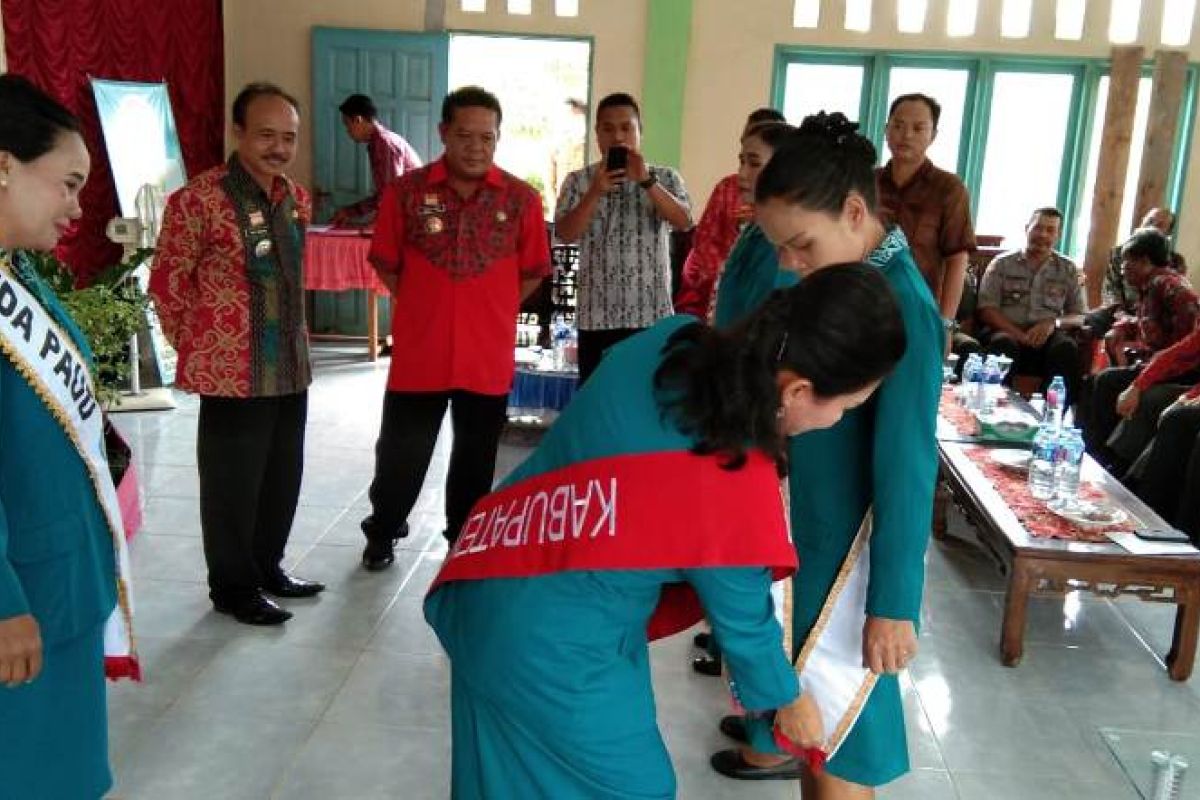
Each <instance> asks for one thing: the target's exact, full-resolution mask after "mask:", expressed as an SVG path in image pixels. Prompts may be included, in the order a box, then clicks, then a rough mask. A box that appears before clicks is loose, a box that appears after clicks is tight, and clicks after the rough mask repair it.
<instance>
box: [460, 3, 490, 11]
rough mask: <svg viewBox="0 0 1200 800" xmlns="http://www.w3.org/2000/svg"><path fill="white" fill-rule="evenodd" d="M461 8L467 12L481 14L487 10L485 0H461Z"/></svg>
mask: <svg viewBox="0 0 1200 800" xmlns="http://www.w3.org/2000/svg"><path fill="white" fill-rule="evenodd" d="M462 10H463V11H466V12H468V13H476V14H482V13H483V12H485V11H487V0H462Z"/></svg>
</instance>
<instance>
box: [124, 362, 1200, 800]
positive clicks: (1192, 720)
mask: <svg viewBox="0 0 1200 800" xmlns="http://www.w3.org/2000/svg"><path fill="white" fill-rule="evenodd" d="M318 365H319V366H318V369H317V381H316V383H315V384H314V386H313V389H312V393H311V401H310V412H309V427H308V448H307V464H306V470H305V477H304V487H303V490H302V497H301V507H300V510H299V513H298V515H297V518H296V525H295V529H294V533H293V535H292V539H291V542H290V544H289V547H288V563H289V566H293V567H294V568H295V570H296V571H297V573H298V574H300V575H302V576H305V577H310V578H316V579H319V580H322V581H324V582H325V583H327V584H328V586H329V590H328V591H327V592H326V593H325V594H324V595H322V596H321V597H319V598H317V599H315V600H311V601H303V602H293V603H289V607H290V608H292V610H294V611H295V612H296V616H295V618H294V619H293V620H292V621H290V622H289V623H288V624H287V626H286V627H285V628H282V629H272V630H260V629H252V628H246V627H243V626H240V625H237V624H235V623H233V622H231V621H230V620H229V619H227V618H224V617H220V616H218V615H216V614H214V613H212V611H211V608H210V606H209V604H208V601H207V598H206V595H205V587H204V585H203V580H204V568H203V555H202V551H201V548H200V540H199V534H200V530H199V522H198V518H197V513H198V511H197V504H196V477H195V441H194V437H195V426H196V407H197V406H196V401H195V400H194V399H193V398H190V397H186V396H179V403H180V407H179V408H178V409H177V410H175V411H170V412H149V413H139V414H122V415H118V416H117V423H118V425H119V427H120V428H121V429H122V431H124V432H125V433H126V434H127V436H128V438H129V439H130V441H131V443H132V445H133V447H134V451H135V454H136V459H137V466H138V469H139V471H140V473H141V478H142V488H143V495H144V497H143V500H144V503H145V525H144V528H143V530H142V532H141V533H140V534H139V535H138V537H137V538H136V539H135V541H134V544H133V553H132V555H133V563H134V572H135V576H136V578H137V586H136V592H137V594H136V602H137V624H138V627H137V629H138V633H139V635H140V641H141V648H142V654H143V660H144V664H145V669H146V677H147V680H146V682H145V683H144V684H141V685H131V684H128V683H123V684H119V685H116V686H114V687H112V689H111V691H110V707H111V716H112V743H111V750H112V758H113V763H114V765H115V768H116V775H117V787H116V788H115V790H114V792H113V794H112V797H114V798H118V797H119V798H123V799H124V800H164V799H165V800H187V799H188V798H214V797H216V798H228V799H233V798H246V800H266V798H284V797H286V798H323V799H327V798H347V800H350V799H352V798H364V799H365V798H403V799H404V800H422V799H423V798H445V797H447V796H448V786H449V777H448V763H447V762H448V752H449V726H448V708H447V684H448V674H447V663H446V660H445V658H444V657H443V656H442V654H441V652H440V649H439V647H438V644H437V640H436V639H435V638H434V637H433V635H432V633H431V632H430V631H429V629H428V628H427V627H426V626H425V624H424V621H423V620H422V618H421V615H420V598H421V595H422V594H423V592H424V589H425V586H426V584H427V582H428V580H429V577H430V576H431V575H432V574H433V572H434V571H435V570H436V569H437V566H438V563H439V562H440V559H441V557H442V554H443V553H444V545H442V544H441V537H440V536H439V535H438V534H439V532H440V531H441V528H442V524H443V519H442V515H441V502H442V494H441V491H440V482H441V480H442V478H443V475H444V469H445V460H446V444H447V443H446V441H444V439H445V438H446V437H445V436H443V441H442V442H441V443H440V444H439V450H438V454H437V457H436V458H435V462H434V467H433V468H432V469H431V471H430V475H429V481H428V483H427V485H426V487H425V492H424V493H423V494H422V497H421V499H420V501H419V503H418V507H417V509H416V511H415V512H414V514H413V517H412V518H411V522H412V523H413V526H412V527H413V535H412V536H411V537H410V538H409V539H407V540H405V541H404V542H403V549H402V550H401V551H399V552H398V557H397V560H396V565H395V567H394V568H393V569H392V570H389V571H388V572H385V573H382V574H368V573H366V572H364V571H363V570H361V569H360V568H359V567H358V557H359V547H360V543H361V539H360V537H361V534H360V533H359V531H358V520H359V519H360V518H361V517H362V515H363V512H364V509H366V508H367V505H368V504H367V501H366V498H365V491H366V487H367V483H368V481H369V479H370V474H371V469H372V463H373V462H372V459H373V456H372V447H373V444H374V439H375V433H376V430H377V426H378V414H379V406H380V403H379V398H380V397H381V394H382V391H383V382H384V376H385V374H386V365H387V362H386V361H383V362H380V363H379V364H377V365H370V364H367V363H365V362H363V361H361V360H356V359H355V358H354V354H347V353H345V352H344V351H332V350H327V351H320V353H319V356H318ZM522 452H523V451H522V450H521V448H517V447H507V446H506V447H505V448H504V449H503V450H502V452H501V459H500V467H499V471H500V472H504V471H507V469H509V468H511V466H512V465H513V464H515V463H517V462H518V461H519V460H520V458H521V456H522ZM952 533H953V534H954V535H955V540H954V541H952V542H951V543H950V544H948V545H936V544H935V545H933V546H932V547H931V549H930V553H929V559H928V561H929V577H928V582H927V593H926V603H925V609H924V613H923V623H922V626H923V631H922V637H921V642H922V650H921V654H920V656H919V657H918V658H917V660H916V661H915V662H914V664H913V667H912V669H911V670H910V672H909V674H908V675H907V676H905V677H904V679H903V686H904V689H905V698H904V699H905V705H906V708H907V710H908V723H909V724H908V728H909V731H908V735H909V750H910V754H911V758H912V763H913V768H914V771H913V772H912V773H911V774H910V775H908V776H906V777H905V778H903V779H901V780H900V781H897V782H896V783H895V784H893V785H892V786H889V787H887V788H886V789H884V790H883V791H881V792H880V796H881V797H882V798H891V799H892V800H901V799H904V798H921V800H942V799H943V798H945V799H949V798H960V799H961V800H977V799H979V800H984V799H986V800H1004V799H1005V798H1021V800H1036V799H1037V798H1055V800H1058V798H1090V799H1091V800H1108V798H1133V797H1138V794H1137V793H1136V792H1135V790H1134V788H1133V785H1132V784H1131V783H1130V781H1129V779H1128V778H1127V777H1126V775H1125V773H1124V772H1123V771H1122V769H1121V766H1120V765H1119V764H1118V763H1117V760H1116V759H1115V758H1114V756H1113V754H1112V750H1111V749H1110V748H1109V747H1108V746H1106V744H1105V743H1104V741H1103V740H1102V739H1101V736H1100V729H1114V730H1119V731H1130V732H1137V734H1136V736H1134V735H1132V734H1131V735H1130V736H1129V737H1127V740H1128V741H1130V742H1134V743H1136V745H1131V746H1132V747H1134V750H1133V753H1132V755H1129V754H1125V755H1123V757H1124V758H1127V759H1132V760H1134V761H1136V760H1137V758H1138V757H1139V755H1138V751H1137V749H1136V748H1137V747H1142V748H1143V749H1147V753H1146V758H1148V757H1149V752H1148V749H1149V748H1150V747H1152V746H1154V745H1153V743H1154V742H1155V741H1157V740H1156V739H1155V736H1154V735H1155V734H1156V733H1163V734H1166V733H1177V734H1193V735H1194V734H1196V733H1197V732H1198V731H1200V691H1198V689H1197V686H1200V683H1197V681H1196V680H1194V681H1193V682H1192V683H1191V684H1184V685H1179V684H1175V683H1172V682H1171V681H1169V680H1168V679H1167V677H1166V674H1165V673H1164V671H1163V669H1162V665H1161V663H1160V661H1159V660H1158V655H1156V653H1161V652H1163V651H1165V648H1166V646H1167V644H1168V643H1169V641H1170V636H1171V630H1172V625H1173V620H1174V613H1173V609H1172V608H1170V607H1164V606H1153V605H1149V604H1142V603H1138V602H1136V601H1128V602H1125V601H1122V602H1118V603H1112V602H1110V601H1107V600H1098V599H1092V598H1090V597H1074V596H1073V597H1070V598H1068V599H1067V601H1066V602H1065V603H1064V602H1062V601H1052V600H1037V601H1035V602H1034V605H1033V607H1032V608H1031V610H1030V621H1029V631H1028V637H1027V642H1028V644H1027V647H1026V655H1025V660H1024V663H1023V664H1022V665H1021V667H1020V668H1018V669H1007V668H1005V667H1003V666H1001V665H1000V663H999V661H998V659H997V655H996V641H997V637H998V632H999V625H1000V615H1001V608H1002V603H1003V587H1004V584H1003V581H1002V580H1001V578H1000V577H999V576H998V574H997V573H996V572H995V570H994V568H993V567H992V566H991V564H990V563H989V562H988V561H987V560H986V559H985V557H984V556H983V555H982V553H981V551H980V550H979V549H978V548H977V547H976V546H975V545H974V544H973V542H972V536H971V533H970V531H969V529H967V528H966V527H965V525H964V524H963V523H962V521H961V520H958V519H954V520H952ZM689 638H690V637H688V636H679V637H675V638H674V639H672V640H669V641H667V642H664V643H661V644H659V645H657V646H656V647H655V649H654V671H655V683H656V688H657V692H658V701H659V720H660V724H661V727H662V729H663V734H664V736H665V738H666V741H667V744H668V746H669V747H670V749H671V752H672V754H673V757H674V760H675V768H676V771H677V773H678V776H679V796H680V797H681V798H686V799H687V800H718V798H749V800H755V799H756V798H758V799H760V800H783V799H784V798H791V799H793V800H794V798H797V797H798V791H797V789H796V787H794V786H790V785H780V784H777V783H767V784H742V783H737V782H733V781H728V780H725V779H723V778H721V777H720V776H718V775H716V774H714V773H712V772H711V771H710V770H709V768H708V765H707V757H708V754H709V753H710V752H712V751H713V750H714V749H717V748H721V747H725V746H727V744H728V743H727V742H726V741H724V740H723V739H722V737H721V735H720V734H719V733H718V732H717V731H716V730H715V722H716V720H717V718H718V717H719V716H720V715H721V714H723V713H725V712H726V710H727V708H728V700H727V698H726V696H725V694H724V692H723V690H722V689H721V686H720V683H719V682H718V681H715V680H713V679H710V678H700V677H698V676H696V675H694V674H693V673H692V672H691V670H690V669H689V668H688V661H689V660H690V657H691V655H692V653H691V650H690V647H689V641H688V640H689ZM1151 648H1153V651H1152V650H1151ZM1197 680H1200V679H1197ZM1166 741H1167V742H1168V743H1169V741H1170V740H1169V739H1167V740H1166ZM1143 742H1144V743H1145V744H1142V743H1143ZM1194 782H1195V783H1197V784H1200V776H1197V777H1195V778H1194Z"/></svg>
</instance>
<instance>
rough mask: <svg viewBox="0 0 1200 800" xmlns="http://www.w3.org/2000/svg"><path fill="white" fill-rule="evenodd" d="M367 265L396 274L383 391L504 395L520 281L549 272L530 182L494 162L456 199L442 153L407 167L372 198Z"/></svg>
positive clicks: (510, 369) (541, 219)
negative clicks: (374, 209)
mask: <svg viewBox="0 0 1200 800" xmlns="http://www.w3.org/2000/svg"><path fill="white" fill-rule="evenodd" d="M371 261H372V263H374V264H375V266H376V268H377V269H379V270H380V272H383V273H385V274H392V275H396V276H397V282H396V293H395V305H394V307H393V313H392V339H393V342H392V365H391V369H390V370H389V372H388V384H387V388H388V391H392V392H444V391H449V390H452V389H462V390H466V391H469V392H477V393H479V394H490V395H502V394H506V393H507V392H508V390H509V388H510V386H511V385H512V377H513V348H514V346H515V344H516V331H517V326H516V323H517V312H518V310H519V308H520V303H521V297H520V284H521V282H522V281H523V280H526V279H530V278H542V277H545V276H547V275H549V274H550V243H549V239H548V237H547V234H546V223H545V218H544V216H543V213H542V200H541V196H540V195H539V194H538V193H537V191H536V190H535V189H534V188H533V187H531V186H530V185H529V184H527V183H525V182H524V181H522V180H519V179H518V178H516V177H514V176H512V175H509V174H508V173H507V172H504V171H503V170H501V169H498V168H496V167H492V168H491V169H490V170H488V173H487V176H486V177H485V178H484V179H483V182H482V183H481V184H480V185H479V188H478V189H476V190H475V193H474V194H472V195H471V196H470V197H466V198H464V197H462V196H461V195H459V194H458V192H456V191H455V190H454V189H452V188H451V186H450V184H449V182H448V175H447V173H446V165H445V162H444V160H442V159H439V160H438V161H435V162H434V163H432V164H430V165H428V166H425V167H421V168H420V169H417V170H413V171H412V172H408V173H405V174H404V175H403V176H401V177H400V178H398V179H397V180H396V181H395V182H394V183H392V184H391V185H390V186H388V188H387V189H386V190H385V191H384V195H383V198H382V199H381V201H380V207H379V216H378V218H377V219H376V221H375V238H374V239H373V240H372V241H371Z"/></svg>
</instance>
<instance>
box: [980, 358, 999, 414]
mask: <svg viewBox="0 0 1200 800" xmlns="http://www.w3.org/2000/svg"><path fill="white" fill-rule="evenodd" d="M1003 379H1004V373H1003V371H1002V370H1001V369H1000V361H999V359H997V358H996V356H988V357H987V362H986V363H985V364H984V365H983V381H982V383H981V386H982V392H983V402H982V403H981V405H980V411H991V410H992V409H993V408H995V406H996V402H997V400H999V398H1000V393H1001V392H1002V391H1003V390H1002V389H1001V388H1000V381H1001V380H1003Z"/></svg>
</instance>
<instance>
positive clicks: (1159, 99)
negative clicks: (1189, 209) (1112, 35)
mask: <svg viewBox="0 0 1200 800" xmlns="http://www.w3.org/2000/svg"><path fill="white" fill-rule="evenodd" d="M1186 84H1187V53H1184V52H1180V51H1177V50H1159V51H1158V52H1157V53H1155V54H1154V92H1153V94H1152V96H1151V98H1150V116H1149V118H1148V119H1147V120H1146V144H1145V147H1144V148H1143V149H1142V166H1141V171H1140V172H1139V173H1138V188H1137V203H1136V204H1135V205H1134V209H1133V219H1134V222H1135V223H1136V222H1137V221H1139V220H1141V219H1142V217H1144V216H1145V215H1146V212H1147V211H1149V210H1150V209H1152V208H1155V207H1157V206H1161V205H1162V204H1163V203H1165V202H1166V199H1167V182H1168V181H1169V180H1170V176H1171V156H1172V155H1173V154H1174V150H1175V135H1176V132H1177V130H1178V128H1179V109H1180V108H1181V107H1182V106H1183V91H1184V88H1185V86H1186Z"/></svg>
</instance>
